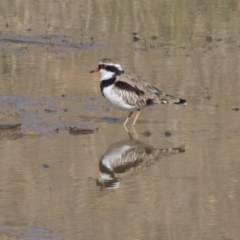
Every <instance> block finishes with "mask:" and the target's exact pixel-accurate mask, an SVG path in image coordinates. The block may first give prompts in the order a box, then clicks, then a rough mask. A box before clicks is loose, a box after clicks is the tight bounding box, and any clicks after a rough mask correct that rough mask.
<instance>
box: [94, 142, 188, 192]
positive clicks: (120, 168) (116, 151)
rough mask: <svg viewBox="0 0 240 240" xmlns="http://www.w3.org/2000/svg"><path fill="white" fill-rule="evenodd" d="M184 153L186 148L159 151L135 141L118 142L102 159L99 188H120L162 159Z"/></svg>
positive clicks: (98, 181) (98, 180)
mask: <svg viewBox="0 0 240 240" xmlns="http://www.w3.org/2000/svg"><path fill="white" fill-rule="evenodd" d="M183 152H185V148H184V146H180V147H177V148H165V149H157V148H153V147H151V146H149V145H146V144H145V143H143V142H140V141H138V140H134V139H129V140H125V141H121V142H116V143H114V144H112V145H111V146H110V147H109V148H108V149H107V150H106V152H105V153H104V155H103V156H102V157H101V159H100V162H99V178H98V179H96V183H97V186H99V187H100V188H101V189H116V188H119V186H120V181H121V180H122V179H124V178H127V177H131V176H135V175H138V174H139V173H141V172H143V171H145V170H146V169H147V168H148V167H150V166H152V165H154V164H155V163H156V162H157V161H159V160H160V159H161V158H162V157H168V156H171V155H173V154H177V153H183Z"/></svg>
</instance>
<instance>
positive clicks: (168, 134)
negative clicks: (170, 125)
mask: <svg viewBox="0 0 240 240" xmlns="http://www.w3.org/2000/svg"><path fill="white" fill-rule="evenodd" d="M164 135H165V137H170V136H171V135H172V134H171V133H170V132H169V131H166V132H165V133H164Z"/></svg>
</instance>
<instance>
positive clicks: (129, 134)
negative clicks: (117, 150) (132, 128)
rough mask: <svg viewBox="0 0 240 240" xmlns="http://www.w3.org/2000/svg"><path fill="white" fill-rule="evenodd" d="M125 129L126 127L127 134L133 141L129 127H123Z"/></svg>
mask: <svg viewBox="0 0 240 240" xmlns="http://www.w3.org/2000/svg"><path fill="white" fill-rule="evenodd" d="M123 127H124V129H125V131H126V133H127V134H128V136H129V138H130V139H133V137H132V134H131V133H130V132H129V131H128V129H127V127H126V126H125V125H123Z"/></svg>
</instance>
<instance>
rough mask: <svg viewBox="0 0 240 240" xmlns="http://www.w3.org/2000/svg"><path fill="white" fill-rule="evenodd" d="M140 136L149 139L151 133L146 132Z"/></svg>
mask: <svg viewBox="0 0 240 240" xmlns="http://www.w3.org/2000/svg"><path fill="white" fill-rule="evenodd" d="M142 135H143V136H145V137H150V136H151V135H152V133H151V132H150V131H146V132H143V133H142Z"/></svg>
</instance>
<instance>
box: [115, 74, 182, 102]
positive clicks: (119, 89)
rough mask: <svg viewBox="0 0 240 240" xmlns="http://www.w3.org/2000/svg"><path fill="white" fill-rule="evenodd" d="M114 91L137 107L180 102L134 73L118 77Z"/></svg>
mask: <svg viewBox="0 0 240 240" xmlns="http://www.w3.org/2000/svg"><path fill="white" fill-rule="evenodd" d="M113 90H114V91H116V93H117V94H119V95H121V96H122V98H123V99H124V100H125V102H126V103H128V104H129V105H133V106H137V107H144V106H147V105H151V104H165V103H174V102H176V101H179V100H178V99H176V98H174V97H173V96H171V95H168V94H166V93H164V92H162V91H161V90H159V89H157V88H156V87H154V86H153V85H151V84H150V83H149V82H147V81H146V80H144V79H143V78H141V77H139V76H137V75H135V74H132V73H123V74H121V75H120V76H117V79H116V82H115V85H114V88H113Z"/></svg>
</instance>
